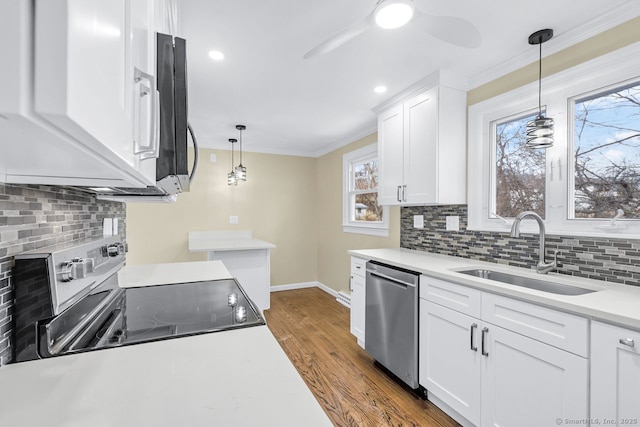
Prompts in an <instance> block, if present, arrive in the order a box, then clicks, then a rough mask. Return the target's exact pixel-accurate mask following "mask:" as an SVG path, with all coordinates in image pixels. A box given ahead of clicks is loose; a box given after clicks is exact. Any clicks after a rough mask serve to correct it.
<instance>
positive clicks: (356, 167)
mask: <svg viewBox="0 0 640 427" xmlns="http://www.w3.org/2000/svg"><path fill="white" fill-rule="evenodd" d="M351 182H352V184H351V189H350V192H349V193H350V200H351V203H350V205H351V216H352V218H353V220H355V221H368V222H382V206H380V205H378V159H377V158H375V159H374V158H372V159H366V160H364V161H356V162H353V163H352V164H351Z"/></svg>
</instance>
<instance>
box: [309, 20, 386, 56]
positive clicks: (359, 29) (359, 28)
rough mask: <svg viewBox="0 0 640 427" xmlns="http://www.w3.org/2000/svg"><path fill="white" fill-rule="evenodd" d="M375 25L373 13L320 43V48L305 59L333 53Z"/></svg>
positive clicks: (316, 48)
mask: <svg viewBox="0 0 640 427" xmlns="http://www.w3.org/2000/svg"><path fill="white" fill-rule="evenodd" d="M372 23H373V12H371V13H370V14H369V15H367V16H366V17H365V18H364V19H363V20H361V21H358V22H355V23H353V24H351V25H349V26H348V27H347V28H345V29H344V30H342V31H340V32H339V33H338V34H336V35H334V36H333V37H329V38H328V39H327V40H325V41H323V42H322V43H320V44H319V45H318V46H316V47H314V48H313V49H311V50H310V51H309V52H307V53H305V54H304V59H310V58H315V57H316V56H319V55H323V54H325V53H327V52H331V51H332V50H334V49H335V48H337V47H339V46H342V45H343V44H345V43H346V42H348V41H349V40H351V39H353V38H355V37H357V36H359V35H360V34H362V33H364V32H365V31H366V30H367V29H369V28H370V27H371V25H372Z"/></svg>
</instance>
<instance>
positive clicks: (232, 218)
mask: <svg viewBox="0 0 640 427" xmlns="http://www.w3.org/2000/svg"><path fill="white" fill-rule="evenodd" d="M237 223H238V217H237V216H235V215H231V216H230V217H229V224H237Z"/></svg>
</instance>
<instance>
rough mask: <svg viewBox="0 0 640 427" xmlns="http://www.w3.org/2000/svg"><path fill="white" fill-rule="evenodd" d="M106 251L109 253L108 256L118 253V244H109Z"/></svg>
mask: <svg viewBox="0 0 640 427" xmlns="http://www.w3.org/2000/svg"><path fill="white" fill-rule="evenodd" d="M107 253H108V254H109V256H118V255H120V246H119V245H118V244H117V243H116V244H113V245H109V246H108V247H107Z"/></svg>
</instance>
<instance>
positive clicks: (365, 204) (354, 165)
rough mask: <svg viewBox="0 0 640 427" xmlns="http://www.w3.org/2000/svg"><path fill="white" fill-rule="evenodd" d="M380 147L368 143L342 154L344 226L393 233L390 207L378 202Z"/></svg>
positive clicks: (365, 231) (346, 229)
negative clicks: (390, 227) (390, 226)
mask: <svg viewBox="0 0 640 427" xmlns="http://www.w3.org/2000/svg"><path fill="white" fill-rule="evenodd" d="M378 165H379V162H378V147H377V144H371V145H367V146H365V147H362V148H359V149H357V150H355V151H351V152H349V153H346V154H344V155H343V156H342V171H343V175H342V176H343V181H342V183H343V189H344V190H343V199H342V229H343V231H344V232H346V233H359V234H369V235H372V236H388V235H389V207H388V206H380V205H379V204H378V174H379V170H378V169H379V166H378Z"/></svg>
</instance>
